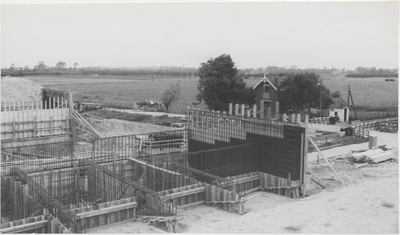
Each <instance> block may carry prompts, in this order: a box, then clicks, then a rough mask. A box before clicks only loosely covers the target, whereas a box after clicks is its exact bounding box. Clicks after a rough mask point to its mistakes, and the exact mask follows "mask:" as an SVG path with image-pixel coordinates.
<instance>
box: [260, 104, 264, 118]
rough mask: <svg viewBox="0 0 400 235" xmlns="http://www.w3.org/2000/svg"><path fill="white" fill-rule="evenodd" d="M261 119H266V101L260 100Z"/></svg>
mask: <svg viewBox="0 0 400 235" xmlns="http://www.w3.org/2000/svg"><path fill="white" fill-rule="evenodd" d="M260 118H261V119H263V118H264V100H260Z"/></svg>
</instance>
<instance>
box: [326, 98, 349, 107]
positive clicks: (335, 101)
mask: <svg viewBox="0 0 400 235" xmlns="http://www.w3.org/2000/svg"><path fill="white" fill-rule="evenodd" d="M331 102H332V103H331V104H330V105H329V108H331V109H343V108H345V107H348V105H347V103H346V101H344V99H343V98H331Z"/></svg>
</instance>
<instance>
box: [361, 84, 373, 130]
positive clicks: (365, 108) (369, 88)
mask: <svg viewBox="0 0 400 235" xmlns="http://www.w3.org/2000/svg"><path fill="white" fill-rule="evenodd" d="M367 85H368V90H371V84H367ZM367 85H365V87H364V121H363V138H364V133H365V114H366V111H367Z"/></svg>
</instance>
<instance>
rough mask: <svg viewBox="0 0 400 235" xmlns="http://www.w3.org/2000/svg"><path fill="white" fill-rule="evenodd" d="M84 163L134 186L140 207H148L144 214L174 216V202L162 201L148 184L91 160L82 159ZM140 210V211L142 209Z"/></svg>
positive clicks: (81, 164) (82, 163)
mask: <svg viewBox="0 0 400 235" xmlns="http://www.w3.org/2000/svg"><path fill="white" fill-rule="evenodd" d="M83 165H85V167H86V168H88V169H89V168H92V169H95V170H97V171H100V172H102V173H104V174H106V175H109V176H111V177H113V178H115V179H117V180H119V181H120V182H122V183H124V184H126V185H127V186H130V187H132V188H134V189H135V190H136V196H137V197H138V198H139V201H138V204H139V207H142V206H144V207H147V209H146V212H147V213H146V212H143V214H154V215H158V216H172V215H175V214H176V210H175V208H173V207H172V203H171V202H165V201H162V200H161V198H160V196H159V194H158V193H157V192H156V191H154V190H152V189H149V188H147V187H146V186H143V185H141V184H139V183H137V182H135V181H133V180H131V179H128V178H125V177H123V176H119V175H118V174H116V172H113V171H111V170H109V169H107V168H106V167H104V166H100V165H97V164H93V163H92V162H91V161H88V160H82V161H81V163H80V166H83ZM149 199H150V200H149ZM138 212H139V213H140V211H138Z"/></svg>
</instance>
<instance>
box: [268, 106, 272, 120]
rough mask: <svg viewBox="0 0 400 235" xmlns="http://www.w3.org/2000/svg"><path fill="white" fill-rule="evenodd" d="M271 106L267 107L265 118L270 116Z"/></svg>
mask: <svg viewBox="0 0 400 235" xmlns="http://www.w3.org/2000/svg"><path fill="white" fill-rule="evenodd" d="M271 110H272V109H271V107H267V118H271V117H272V113H271V112H272V111H271Z"/></svg>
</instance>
